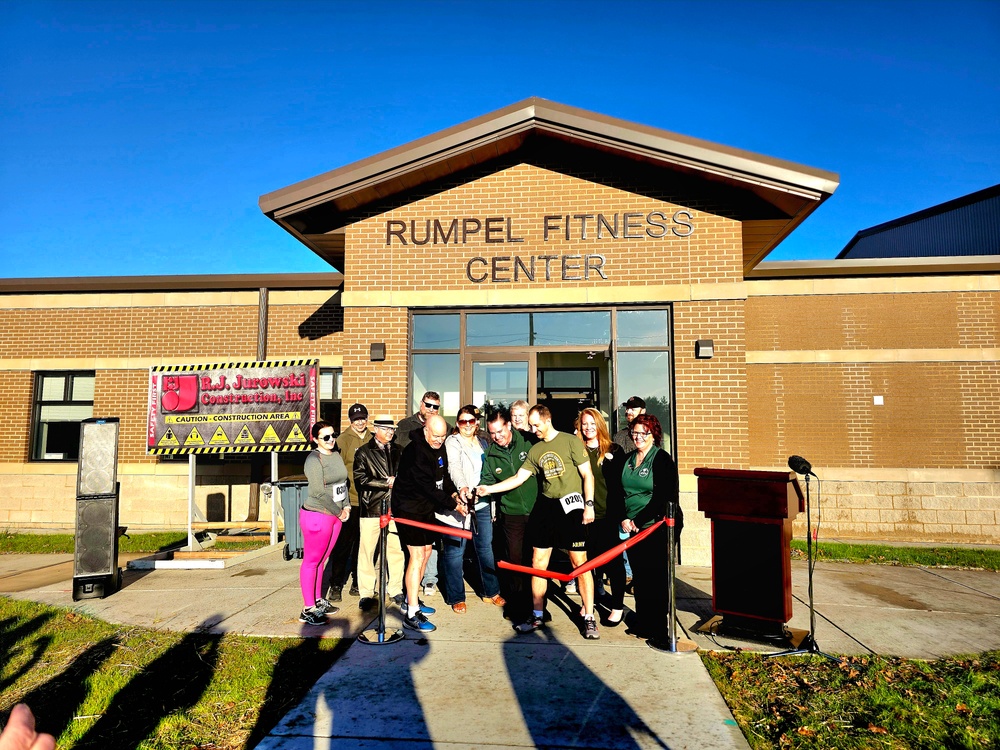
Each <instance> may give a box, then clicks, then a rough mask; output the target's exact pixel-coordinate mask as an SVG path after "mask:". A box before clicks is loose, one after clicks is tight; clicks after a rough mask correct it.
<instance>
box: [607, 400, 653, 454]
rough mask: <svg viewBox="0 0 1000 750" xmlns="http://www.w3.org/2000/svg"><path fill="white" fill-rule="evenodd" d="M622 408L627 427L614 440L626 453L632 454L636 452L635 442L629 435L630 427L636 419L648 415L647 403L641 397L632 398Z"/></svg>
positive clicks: (616, 434)
mask: <svg viewBox="0 0 1000 750" xmlns="http://www.w3.org/2000/svg"><path fill="white" fill-rule="evenodd" d="M622 408H623V409H624V410H625V426H624V427H623V428H622V429H620V430H618V432H616V433H615V436H614V437H613V438H612V440H614V441H615V442H616V443H618V445H620V446H621V447H622V448H623V449H624V450H625V452H626V453H631V452H632V451H634V450H635V442H633V440H632V436H631V435H629V426H630V425H631V424H632V421H633V420H634V419H635V418H636V417H638V416H639V415H640V414H645V413H646V402H645V401H643V400H642V399H641V398H640V397H639V396H632V397H631V398H629V399H628V401H626V402H625V403H624V404H622Z"/></svg>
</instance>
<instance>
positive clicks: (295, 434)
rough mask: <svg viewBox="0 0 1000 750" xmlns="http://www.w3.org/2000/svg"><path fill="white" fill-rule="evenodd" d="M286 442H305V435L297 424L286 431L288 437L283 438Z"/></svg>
mask: <svg viewBox="0 0 1000 750" xmlns="http://www.w3.org/2000/svg"><path fill="white" fill-rule="evenodd" d="M285 442H286V443H304V442H306V436H305V435H303V434H302V430H301V429H299V426H298V425H297V424H293V425H292V431H291V432H289V433H288V437H286V438H285Z"/></svg>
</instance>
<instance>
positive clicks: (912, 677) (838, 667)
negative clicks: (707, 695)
mask: <svg viewBox="0 0 1000 750" xmlns="http://www.w3.org/2000/svg"><path fill="white" fill-rule="evenodd" d="M701 658H702V661H703V662H704V663H705V665H706V667H707V668H708V671H709V673H710V674H711V676H712V679H713V680H715V684H716V685H717V686H718V688H719V690H720V692H721V693H722V696H723V698H724V699H725V701H726V703H727V704H728V705H729V708H730V710H731V711H732V712H733V716H734V717H735V718H736V721H737V723H739V725H740V728H741V729H742V730H743V733H744V735H745V736H746V738H747V741H748V742H749V743H750V746H751V747H752V748H754V750H763V749H764V748H768V749H770V748H803V749H809V750H812V749H813V748H816V749H817V750H819V749H820V748H822V749H823V750H826V749H827V748H838V750H853V749H854V748H857V749H858V750H860V749H861V748H875V747H878V748H928V750H930V748H934V749H935V750H936V749H937V748H969V749H970V750H972V748H995V747H1000V651H990V652H986V653H983V654H980V655H979V656H968V657H958V658H952V659H938V660H935V661H919V660H912V659H897V658H884V657H877V656H876V657H847V658H845V659H844V660H843V661H842V662H841V663H839V664H838V663H835V662H830V661H827V660H826V659H822V658H819V657H807V658H767V657H765V656H763V655H760V654H751V653H745V652H743V653H719V652H703V653H702V654H701Z"/></svg>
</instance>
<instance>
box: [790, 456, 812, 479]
mask: <svg viewBox="0 0 1000 750" xmlns="http://www.w3.org/2000/svg"><path fill="white" fill-rule="evenodd" d="M788 468H789V469H791V470H792V471H794V472H795V473H796V474H802V475H803V476H808V475H810V474H812V475H813V476H814V477H815V476H816V475H815V474H813V467H812V464H811V463H809V462H808V461H806V460H805V459H804V458H802V456H789V457H788ZM816 478H817V479H819V477H816Z"/></svg>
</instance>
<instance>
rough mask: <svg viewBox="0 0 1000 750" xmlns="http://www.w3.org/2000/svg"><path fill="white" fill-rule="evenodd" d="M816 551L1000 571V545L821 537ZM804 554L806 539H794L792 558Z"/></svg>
mask: <svg viewBox="0 0 1000 750" xmlns="http://www.w3.org/2000/svg"><path fill="white" fill-rule="evenodd" d="M813 554H814V555H815V557H816V559H817V560H837V561H844V562H854V563H868V564H875V565H922V566H924V567H929V568H942V567H947V568H967V569H972V570H992V571H1000V549H978V548H967V547H895V546H890V545H887V544H846V543H843V542H824V541H820V543H819V544H817V545H814V546H813ZM805 555H806V543H805V541H800V540H798V539H795V540H793V541H792V557H793V559H804V558H805Z"/></svg>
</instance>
